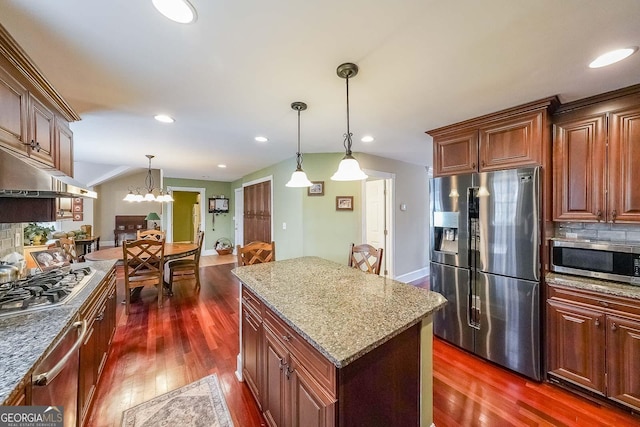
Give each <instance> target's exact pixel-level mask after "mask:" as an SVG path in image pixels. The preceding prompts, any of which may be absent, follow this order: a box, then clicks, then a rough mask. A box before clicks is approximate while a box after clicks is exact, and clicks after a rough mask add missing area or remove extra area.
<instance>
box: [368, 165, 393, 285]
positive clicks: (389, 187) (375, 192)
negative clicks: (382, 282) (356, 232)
mask: <svg viewBox="0 0 640 427" xmlns="http://www.w3.org/2000/svg"><path fill="white" fill-rule="evenodd" d="M365 173H366V174H367V175H369V178H367V180H366V181H364V182H363V183H362V186H363V188H362V198H363V203H362V210H363V212H362V240H363V242H365V243H367V244H369V245H371V246H373V247H375V248H382V249H384V253H383V262H382V263H383V265H382V275H383V276H385V277H391V278H393V277H394V276H393V264H394V263H393V259H394V253H395V250H394V249H395V248H394V226H393V224H394V222H393V221H394V218H393V209H392V207H393V189H394V183H395V175H394V174H391V173H387V172H378V171H370V170H367V171H365Z"/></svg>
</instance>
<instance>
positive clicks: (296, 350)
mask: <svg viewBox="0 0 640 427" xmlns="http://www.w3.org/2000/svg"><path fill="white" fill-rule="evenodd" d="M264 322H265V325H266V326H267V327H268V328H270V329H271V330H272V331H273V332H274V333H275V334H276V335H277V336H278V338H280V339H281V340H282V343H283V344H284V345H285V347H286V348H287V350H289V351H290V352H291V353H292V354H293V355H294V356H295V357H296V358H297V359H298V360H299V361H300V362H301V364H302V365H303V366H304V367H305V368H306V369H307V370H308V371H309V372H310V373H311V375H312V376H313V377H314V379H315V380H316V381H318V383H319V384H320V385H322V386H323V387H325V388H326V389H327V391H328V392H329V393H330V394H331V395H332V396H333V397H335V396H336V367H335V366H334V364H333V363H331V361H329V359H327V358H326V357H324V356H323V355H322V354H321V353H320V352H319V351H318V350H316V349H315V348H314V347H313V346H312V345H311V344H309V343H308V342H307V341H305V340H304V338H302V337H301V336H300V335H299V334H298V333H297V332H296V331H294V330H293V329H292V328H291V327H290V326H289V325H287V324H286V323H285V322H284V321H283V320H282V319H281V318H280V317H279V316H277V315H276V314H275V313H273V312H272V311H271V310H269V309H265V314H264Z"/></svg>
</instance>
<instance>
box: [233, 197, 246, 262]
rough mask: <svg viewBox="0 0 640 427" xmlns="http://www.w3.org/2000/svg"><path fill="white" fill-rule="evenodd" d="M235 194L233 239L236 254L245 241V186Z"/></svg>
mask: <svg viewBox="0 0 640 427" xmlns="http://www.w3.org/2000/svg"><path fill="white" fill-rule="evenodd" d="M233 193H234V197H235V200H234V205H233V206H234V210H233V222H234V228H235V230H234V234H233V238H234V241H235V245H234V246H233V252H234V253H236V248H237V246H238V245H240V246H242V243H240V242H242V241H243V240H244V186H242V187H239V188H236V189H235V190H233Z"/></svg>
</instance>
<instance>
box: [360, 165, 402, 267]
mask: <svg viewBox="0 0 640 427" xmlns="http://www.w3.org/2000/svg"><path fill="white" fill-rule="evenodd" d="M364 173H366V174H367V175H368V176H369V178H374V179H384V180H385V182H386V194H385V229H386V230H387V234H386V236H385V241H386V244H385V248H384V252H385V254H384V271H383V272H382V275H383V276H386V277H391V278H394V274H393V271H394V265H395V253H396V250H395V249H396V247H395V246H396V244H395V228H396V225H395V215H394V214H393V206H395V185H396V174H395V173H390V172H382V171H376V170H370V169H364ZM366 183H367V180H363V181H362V186H361V194H362V241H364V242H366V240H367V226H366V218H367V189H366V185H367V184H366Z"/></svg>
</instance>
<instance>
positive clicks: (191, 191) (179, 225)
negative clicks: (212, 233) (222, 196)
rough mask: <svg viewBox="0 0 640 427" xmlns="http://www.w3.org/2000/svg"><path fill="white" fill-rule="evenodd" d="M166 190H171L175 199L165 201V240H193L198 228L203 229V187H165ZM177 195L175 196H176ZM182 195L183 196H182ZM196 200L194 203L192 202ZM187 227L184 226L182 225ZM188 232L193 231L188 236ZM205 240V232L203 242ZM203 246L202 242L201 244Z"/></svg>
mask: <svg viewBox="0 0 640 427" xmlns="http://www.w3.org/2000/svg"><path fill="white" fill-rule="evenodd" d="M167 190H168V191H171V192H172V194H173V198H174V199H175V200H176V201H175V202H173V203H167V204H166V205H165V206H166V208H167V230H166V231H167V238H166V239H167V242H179V241H193V239H194V236H195V233H196V232H197V230H198V227H199V228H200V230H205V227H204V220H205V218H206V216H205V203H203V201H205V200H206V198H205V189H204V188H194V187H167ZM176 196H177V197H176ZM183 196H184V197H183ZM193 201H196V203H193ZM185 224H186V225H187V227H184V225H185ZM187 228H188V230H189V232H193V235H191V236H189V234H185V233H189V232H186V231H185V229H187ZM206 240H207V237H206V233H205V242H206ZM203 247H205V246H204V244H203Z"/></svg>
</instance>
